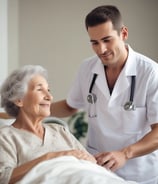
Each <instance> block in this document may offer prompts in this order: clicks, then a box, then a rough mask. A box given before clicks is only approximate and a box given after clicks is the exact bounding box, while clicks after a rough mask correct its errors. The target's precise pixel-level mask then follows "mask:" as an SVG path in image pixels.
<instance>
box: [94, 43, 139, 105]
mask: <svg viewBox="0 0 158 184" xmlns="http://www.w3.org/2000/svg"><path fill="white" fill-rule="evenodd" d="M126 47H127V49H128V58H127V61H126V64H125V66H124V68H123V69H122V71H121V73H120V75H119V78H118V80H117V81H116V84H115V86H114V89H113V93H112V95H111V96H110V93H109V88H108V84H107V80H106V78H105V71H104V66H103V64H102V62H101V60H100V59H99V58H98V57H97V56H96V58H95V60H96V63H95V65H94V67H93V69H92V73H96V74H98V77H97V79H96V82H95V83H96V85H97V86H98V88H99V89H100V90H101V91H102V93H103V94H104V96H105V97H106V98H108V99H109V103H111V102H112V101H113V100H114V99H116V97H117V96H119V95H120V94H121V93H122V92H123V91H125V90H126V89H127V88H129V86H130V85H131V80H129V77H131V76H132V75H136V55H135V52H134V50H133V49H132V48H131V47H130V46H129V45H126ZM125 76H126V77H125Z"/></svg>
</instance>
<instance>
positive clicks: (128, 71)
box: [125, 45, 137, 76]
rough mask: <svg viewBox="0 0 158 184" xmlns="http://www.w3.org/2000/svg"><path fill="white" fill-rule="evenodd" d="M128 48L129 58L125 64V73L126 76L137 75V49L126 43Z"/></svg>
mask: <svg viewBox="0 0 158 184" xmlns="http://www.w3.org/2000/svg"><path fill="white" fill-rule="evenodd" d="M126 47H127V49H128V58H127V61H126V64H125V75H126V76H132V75H135V76H136V60H137V59H136V54H135V51H134V50H133V49H132V48H131V47H130V46H129V45H126Z"/></svg>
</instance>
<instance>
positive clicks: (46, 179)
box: [16, 156, 136, 184]
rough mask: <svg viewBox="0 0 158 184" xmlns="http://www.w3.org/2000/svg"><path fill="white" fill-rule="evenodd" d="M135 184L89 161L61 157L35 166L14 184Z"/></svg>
mask: <svg viewBox="0 0 158 184" xmlns="http://www.w3.org/2000/svg"><path fill="white" fill-rule="evenodd" d="M37 183H38V184H97V183H98V184H136V182H132V181H125V180H124V179H122V178H120V177H118V176H117V175H116V174H114V173H113V172H111V171H109V170H107V169H105V168H103V167H101V166H99V165H97V164H93V163H91V162H89V161H85V160H78V159H77V158H75V157H73V156H62V157H58V158H54V159H51V160H48V161H44V162H41V163H39V164H38V165H36V166H35V167H34V168H33V169H32V170H30V171H29V172H28V173H27V174H26V175H25V177H23V179H22V180H21V181H19V182H17V183H16V184H37Z"/></svg>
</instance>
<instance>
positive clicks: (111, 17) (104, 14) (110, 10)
mask: <svg viewBox="0 0 158 184" xmlns="http://www.w3.org/2000/svg"><path fill="white" fill-rule="evenodd" d="M108 21H111V22H112V24H113V28H114V29H115V30H117V31H118V33H120V30H121V28H122V26H123V22H122V16H121V13H120V11H119V9H118V8H117V7H116V6H112V5H104V6H99V7H97V8H95V9H93V10H92V11H91V12H90V13H89V14H88V15H87V16H86V19H85V25H86V29H87V30H88V27H93V26H97V25H99V24H103V23H105V22H108Z"/></svg>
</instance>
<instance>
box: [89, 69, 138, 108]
mask: <svg viewBox="0 0 158 184" xmlns="http://www.w3.org/2000/svg"><path fill="white" fill-rule="evenodd" d="M97 76H98V74H96V73H94V74H93V78H92V82H91V84H90V88H89V94H88V96H87V100H88V102H89V103H91V104H94V103H95V102H96V100H97V96H96V95H95V94H94V93H92V90H93V87H94V84H95V81H96V78H97ZM135 83H136V76H135V75H132V76H131V90H130V98H129V101H128V102H126V103H125V104H124V109H125V110H127V111H130V110H135V105H134V103H133V100H134V93H135Z"/></svg>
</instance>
